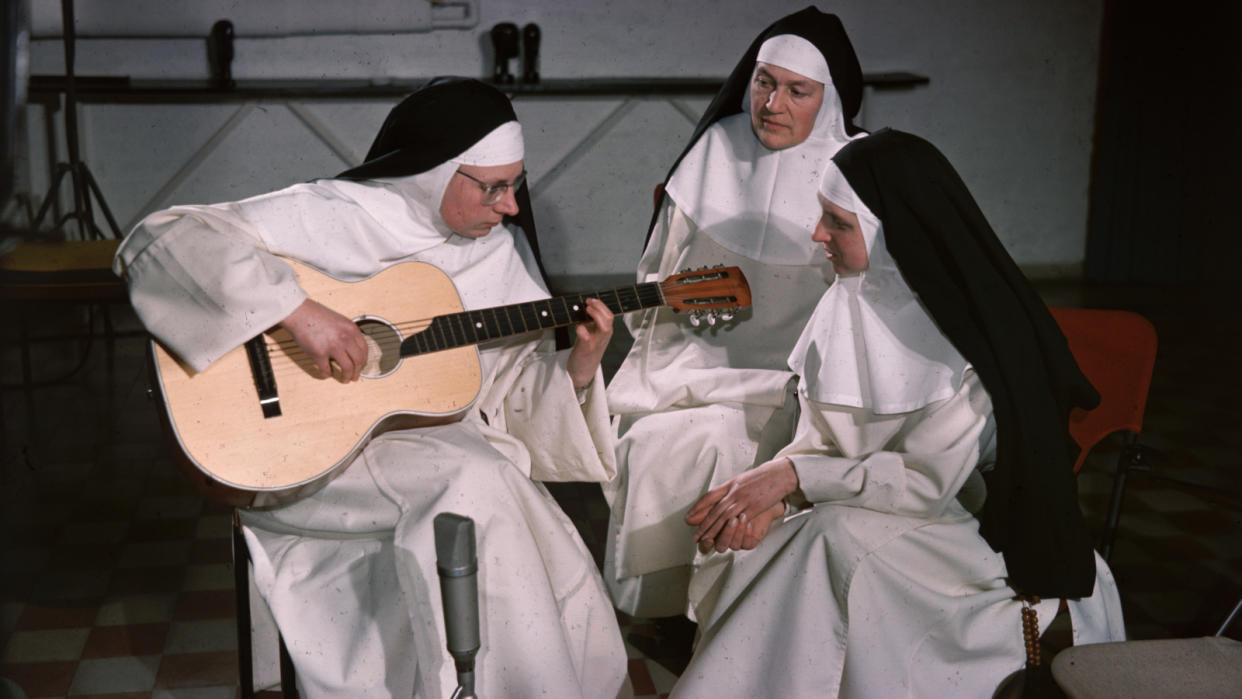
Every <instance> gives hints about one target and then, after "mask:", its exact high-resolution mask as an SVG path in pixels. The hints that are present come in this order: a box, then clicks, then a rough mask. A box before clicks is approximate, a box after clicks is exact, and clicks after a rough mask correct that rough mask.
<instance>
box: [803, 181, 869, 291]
mask: <svg viewBox="0 0 1242 699" xmlns="http://www.w3.org/2000/svg"><path fill="white" fill-rule="evenodd" d="M819 204H820V206H821V207H823V210H824V215H823V216H820V217H819V223H817V224H815V232H814V233H812V234H811V240H814V241H815V242H817V243H821V244H822V245H823V246H824V253H825V255H826V256H827V257H828V260H829V261H830V262H832V269H833V270H835V271H836V273H837V274H843V275H849V274H858V273H859V272H861V271H863V270H865V269H867V265H868V260H867V243H866V241H865V240H864V239H863V234H862V229H861V228H859V226H858V216H856V215H855V214H854V212H852V211H846V210H845V209H842V208H841V207H840V206H837V205H836V204H834V203H832V202H830V201H828V200H827V199H825V198H824V197H823V196H822V195H821V196H820V197H819Z"/></svg>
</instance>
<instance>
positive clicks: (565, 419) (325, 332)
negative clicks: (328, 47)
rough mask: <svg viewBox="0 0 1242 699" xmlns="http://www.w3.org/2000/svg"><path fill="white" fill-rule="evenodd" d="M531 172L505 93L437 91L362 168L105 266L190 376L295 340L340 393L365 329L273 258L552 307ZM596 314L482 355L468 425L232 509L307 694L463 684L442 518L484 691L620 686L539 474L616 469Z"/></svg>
mask: <svg viewBox="0 0 1242 699" xmlns="http://www.w3.org/2000/svg"><path fill="white" fill-rule="evenodd" d="M523 159H524V145H523V139H522V130H521V126H520V125H519V124H518V121H517V119H516V117H515V115H514V112H513V108H512V106H511V105H510V104H509V100H508V99H507V98H506V97H505V96H504V95H503V94H501V93H500V92H498V91H496V90H495V89H494V88H492V87H490V86H488V85H485V84H483V83H480V82H478V81H474V80H462V79H437V80H434V81H432V82H431V83H429V84H428V85H427V86H425V87H423V88H422V89H420V90H419V91H418V92H416V93H414V94H413V95H411V96H410V97H408V98H406V99H405V100H404V101H403V102H401V103H400V104H399V105H397V106H396V107H395V108H394V109H393V110H392V112H391V113H390V115H389V117H388V119H387V121H385V123H384V125H383V127H382V129H381V130H380V133H379V135H378V136H377V138H376V139H375V142H374V144H373V145H372V147H371V150H370V152H369V153H368V155H367V158H366V162H364V163H363V164H362V165H360V166H358V167H355V168H353V169H351V170H348V171H346V172H344V173H342V174H340V175H338V176H337V177H335V178H330V179H322V180H316V181H313V182H309V183H304V184H298V185H294V186H292V187H289V188H287V189H284V190H281V191H278V192H274V193H271V194H266V195H261V196H257V197H253V198H250V199H246V200H243V201H240V202H235V203H227V204H217V205H214V206H179V207H174V208H171V209H168V210H165V211H161V212H157V213H155V214H152V215H151V216H149V217H147V218H146V219H145V220H144V221H143V222H142V223H141V224H139V225H138V226H137V228H136V229H135V230H134V231H133V232H132V233H131V234H130V236H129V237H128V238H127V239H126V240H125V242H124V243H123V245H122V246H121V248H120V249H119V251H118V254H117V258H116V263H115V266H116V270H117V272H118V273H119V274H122V275H123V276H124V277H125V278H126V280H127V281H128V283H129V287H130V293H131V297H132V299H133V304H134V307H135V308H136V309H137V311H138V314H139V316H140V317H141V319H142V321H143V322H144V323H145V324H146V326H147V328H148V329H149V330H150V331H151V333H152V334H153V335H154V336H155V337H156V338H158V339H159V340H160V342H162V343H163V344H164V345H165V346H166V347H167V348H169V349H170V351H172V352H173V353H175V354H176V355H178V356H179V357H180V358H181V359H182V360H183V361H185V362H186V363H187V364H188V365H190V366H191V367H193V368H194V369H197V370H201V369H203V368H205V367H207V366H209V365H211V363H212V362H213V361H215V360H216V359H217V358H218V357H219V356H221V355H222V354H224V353H225V352H228V351H230V350H231V349H233V348H234V347H236V346H238V345H240V344H241V343H242V342H244V341H246V340H248V339H249V338H250V337H252V336H254V335H257V334H259V333H262V332H264V331H265V330H266V329H268V328H270V327H282V328H284V329H286V330H288V331H289V333H290V334H291V335H292V336H293V338H294V340H295V341H296V342H297V344H298V345H299V347H300V349H301V351H303V352H305V354H306V355H307V356H308V357H309V358H310V364H313V365H314V366H315V367H316V370H317V372H318V374H319V375H320V377H321V380H324V381H332V380H334V379H335V380H337V381H340V382H341V383H342V386H341V389H342V390H349V388H350V387H351V385H352V384H353V382H354V381H356V380H358V379H359V376H360V374H361V372H362V370H363V366H364V361H365V358H366V354H367V350H366V346H365V343H364V340H363V339H362V337H361V334H360V333H359V331H358V328H357V326H356V325H355V324H354V323H353V322H351V321H350V319H348V318H345V317H343V316H341V315H340V314H338V313H336V312H335V311H334V310H332V309H331V308H328V307H326V306H324V305H321V304H320V303H319V302H318V301H316V300H315V299H312V298H307V296H306V293H305V292H304V291H303V290H302V289H301V288H300V287H299V286H298V284H297V281H296V279H295V277H294V275H293V272H292V270H291V269H290V267H289V266H288V265H286V264H285V263H284V262H283V260H282V259H281V257H284V258H290V259H295V260H298V261H300V262H302V263H304V264H307V265H309V266H311V267H314V268H317V269H319V270H322V271H324V272H325V273H327V274H329V275H331V276H333V277H335V278H337V279H340V280H342V281H358V280H362V279H366V278H368V277H370V276H372V275H374V274H376V273H378V272H380V271H381V270H383V269H385V268H387V267H389V266H391V265H393V264H396V263H399V262H406V261H418V262H426V263H430V264H433V265H435V266H436V267H438V268H439V269H440V270H442V271H444V272H445V273H446V274H447V275H448V276H449V277H450V278H451V279H452V281H453V282H454V284H455V286H456V288H457V290H458V292H459V293H460V295H461V300H462V302H463V304H464V306H465V308H466V309H467V310H470V309H476V308H486V307H492V306H498V305H504V304H512V303H519V302H525V301H532V300H536V299H541V298H546V297H547V295H548V293H547V290H546V286H545V283H544V279H543V276H542V274H541V272H540V266H539V262H538V256H537V246H536V245H535V238H534V234H535V230H534V225H533V218H532V217H531V215H530V202H529V196H528V193H527V189H526V187H525V186H524V182H523V181H524V179H525V169H524V165H523V163H524V160H523ZM278 256H279V257H278ZM587 311H588V314H589V316H590V320H589V321H587V322H585V323H583V324H582V325H580V326H578V330H577V342H576V344H575V345H574V347H573V349H572V350H562V351H556V350H555V347H554V345H555V343H554V341H553V340H552V338H550V337H548V336H547V335H546V333H545V334H536V335H533V336H532V335H529V334H527V335H521V336H517V337H515V338H511V339H509V340H499V341H494V342H491V343H488V344H486V345H483V346H481V347H480V359H481V363H482V369H483V375H482V383H481V387H480V390H479V394H478V397H477V399H476V400H475V401H474V403H473V404H472V405H471V406H470V407H469V409H468V410H467V411H466V413H465V414H464V415H463V416H462V418H461V419H460V420H459V421H457V422H453V423H449V424H441V425H438V426H427V427H419V428H413V429H400V430H394V431H389V432H384V433H383V434H381V435H379V436H378V437H376V438H374V439H372V440H371V441H370V442H369V443H367V444H366V446H365V447H364V448H363V449H362V450H361V451H360V453H358V455H357V456H356V457H354V459H353V461H352V463H351V464H350V465H349V466H348V468H346V469H345V470H344V471H343V472H342V473H341V475H339V476H338V477H337V478H335V479H334V480H332V481H331V482H329V483H328V484H327V485H326V486H324V487H323V488H322V489H321V490H319V491H318V492H316V493H314V494H312V495H309V496H307V497H304V498H302V499H300V500H297V501H295V502H292V503H290V504H283V505H279V506H276V507H272V508H267V509H252V510H243V511H242V512H241V513H240V514H241V520H242V523H243V525H244V530H245V536H246V539H247V541H248V543H249V547H250V551H251V555H252V558H253V564H254V579H255V583H256V586H257V588H258V591H259V594H260V595H261V596H262V598H263V599H264V600H265V601H266V603H267V606H268V607H269V608H270V611H271V614H272V616H273V617H274V619H275V623H276V625H277V627H278V628H279V629H280V631H281V633H282V634H283V636H284V638H285V641H286V643H287V644H288V647H289V651H290V654H291V656H292V658H293V663H294V666H295V668H296V675H297V685H298V690H299V692H300V693H301V695H302V696H304V697H351V698H357V697H395V696H400V697H409V696H416V697H428V698H431V697H435V698H436V699H439V698H441V697H446V696H449V695H450V694H451V693H452V692H453V690H454V687H455V686H456V685H457V681H456V672H455V668H454V663H453V660H452V659H451V658H450V657H449V655H448V652H447V650H446V643H445V636H444V633H445V632H444V618H443V617H444V615H443V612H442V607H441V604H440V589H439V579H438V577H437V570H436V553H435V543H434V536H433V527H432V520H433V518H434V517H435V515H436V514H438V513H441V512H446V511H447V512H453V513H456V514H459V515H464V516H467V517H470V518H472V519H473V520H474V522H475V533H476V539H477V546H478V560H479V573H478V584H479V603H480V609H479V617H480V627H481V628H480V636H481V644H482V648H481V650H480V651H479V654H478V656H477V658H476V667H477V670H476V682H475V687H476V689H477V691H478V693H479V695H480V696H490V697H535V696H555V697H601V698H609V699H610V698H611V697H616V696H618V695H619V694H621V695H624V694H627V693H628V692H629V684H628V679H627V676H626V653H625V649H624V647H623V644H622V641H621V636H620V632H619V630H618V627H617V623H616V617H615V612H614V611H613V609H612V605H611V604H610V600H609V598H608V595H607V592H606V589H605V587H604V585H603V581H602V579H601V578H600V576H599V573H598V571H597V570H596V568H595V565H594V562H593V559H592V557H591V555H590V553H589V552H588V550H587V548H586V546H585V545H584V544H583V542H582V540H581V538H580V537H579V535H578V533H577V531H576V529H575V528H574V526H573V524H572V523H571V522H570V521H569V519H568V518H567V517H566V516H565V515H564V514H563V513H562V512H561V510H560V508H559V507H558V505H557V504H556V502H555V501H554V500H553V499H552V498H551V496H550V495H549V494H548V492H547V490H546V489H545V488H544V486H543V485H542V484H541V483H539V481H543V480H595V481H601V480H606V479H608V478H610V477H611V475H612V474H613V472H614V470H615V469H614V466H613V463H614V462H613V451H612V435H611V431H610V428H609V424H608V415H607V408H606V405H605V401H604V397H603V387H602V382H603V379H602V376H600V374H599V361H600V357H601V356H602V353H603V350H604V347H605V345H606V344H607V342H608V339H609V338H610V337H611V333H612V316H611V314H610V313H609V312H608V309H607V308H606V307H604V306H603V304H600V303H598V301H595V300H592V302H590V303H589V308H588V309H587ZM330 374H331V376H329V375H330ZM362 380H364V381H365V380H367V379H362Z"/></svg>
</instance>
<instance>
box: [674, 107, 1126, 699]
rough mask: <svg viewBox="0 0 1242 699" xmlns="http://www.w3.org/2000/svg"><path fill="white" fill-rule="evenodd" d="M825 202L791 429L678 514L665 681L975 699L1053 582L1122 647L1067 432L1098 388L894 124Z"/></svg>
mask: <svg viewBox="0 0 1242 699" xmlns="http://www.w3.org/2000/svg"><path fill="white" fill-rule="evenodd" d="M819 199H820V204H821V207H822V215H821V218H820V220H819V222H818V223H817V224H816V226H815V229H814V232H813V234H812V239H813V240H814V241H815V242H816V243H819V244H821V245H822V246H823V251H824V253H825V254H826V256H827V258H828V259H829V260H830V261H831V263H832V266H833V268H834V269H835V270H836V272H837V275H838V276H837V280H836V281H835V282H834V283H833V285H832V286H831V287H830V288H829V289H828V290H827V291H826V292H824V293H823V295H822V298H820V300H819V304H818V305H817V307H816V308H815V311H814V313H813V314H812V316H811V319H810V321H809V322H808V323H807V325H806V328H805V329H804V331H803V332H802V335H801V337H800V338H799V339H798V341H797V343H796V344H795V345H794V349H793V351H792V352H791V353H790V355H789V366H790V368H791V369H792V370H793V371H794V372H796V373H797V374H798V376H799V383H798V402H799V405H800V408H801V413H800V416H799V419H798V424H797V428H796V431H795V435H794V437H793V440H792V441H791V442H790V443H789V444H788V445H787V446H786V447H784V448H783V449H781V450H780V452H779V453H778V454H777V455H776V457H775V458H774V459H772V460H770V461H768V462H766V463H764V464H762V465H760V466H758V467H756V468H754V469H752V470H749V471H747V472H745V473H743V474H741V475H739V476H737V477H735V478H733V479H731V480H729V481H728V482H726V483H724V484H722V485H721V486H719V487H717V488H714V489H713V490H711V491H710V492H709V493H708V494H707V495H706V496H704V497H703V498H701V499H700V500H699V501H698V502H697V503H695V505H694V506H693V507H692V508H691V509H690V511H689V514H688V515H687V517H686V523H687V524H689V525H690V526H691V527H693V529H692V530H690V531H692V532H693V534H692V536H689V537H688V538H691V539H692V540H693V541H695V542H696V543H697V544H698V547H699V550H700V552H701V556H702V560H701V562H700V566H699V568H698V570H697V572H696V574H695V577H694V579H693V580H692V583H691V589H690V598H691V607H692V611H693V614H694V616H695V618H696V619H697V620H698V622H699V624H700V631H701V637H700V639H699V643H698V645H697V647H696V649H695V652H694V656H693V658H692V660H691V662H690V665H689V667H688V668H687V669H686V671H685V672H684V673H683V674H682V676H681V678H680V680H679V683H678V685H677V688H676V690H675V691H674V692H673V694H674V696H679V697H713V698H714V699H718V698H721V697H754V696H791V697H793V696H820V697H835V696H843V697H880V696H882V697H929V698H931V697H947V696H953V697H990V696H992V695H993V693H994V692H995V691H996V689H997V688H998V686H999V685H1001V684H1002V682H1003V681H1004V680H1005V679H1006V678H1007V677H1009V676H1010V675H1012V674H1013V673H1015V672H1016V671H1018V670H1019V669H1021V668H1022V667H1023V665H1024V662H1025V660H1026V654H1025V639H1026V638H1027V637H1029V636H1031V635H1033V634H1039V633H1042V632H1043V630H1044V629H1045V628H1046V627H1047V625H1048V624H1049V623H1050V622H1051V621H1052V618H1053V616H1054V615H1055V614H1056V611H1057V607H1058V604H1059V601H1060V600H1061V599H1063V598H1064V599H1067V600H1069V609H1070V615H1071V619H1072V622H1073V635H1074V641H1075V643H1091V642H1101V641H1111V640H1122V639H1123V638H1124V627H1123V624H1122V619H1121V609H1120V604H1119V600H1118V597H1117V590H1116V585H1115V583H1114V581H1113V578H1112V575H1111V573H1110V571H1109V569H1108V567H1107V565H1106V564H1105V563H1104V561H1103V560H1102V559H1100V558H1099V557H1098V556H1097V555H1095V553H1094V551H1093V550H1092V547H1091V542H1090V539H1089V536H1088V533H1087V530H1086V527H1085V525H1084V523H1083V518H1082V514H1081V512H1080V510H1079V509H1078V503H1077V491H1076V488H1075V485H1074V474H1073V472H1072V464H1073V463H1074V457H1075V455H1076V451H1075V450H1076V447H1075V446H1074V445H1073V441H1072V439H1071V438H1070V436H1069V433H1068V414H1069V411H1070V409H1071V408H1073V407H1075V406H1080V407H1084V408H1090V407H1092V406H1094V405H1095V404H1096V403H1097V401H1098V395H1097V394H1096V392H1095V390H1094V389H1093V388H1092V387H1091V385H1090V384H1089V383H1088V382H1087V380H1086V379H1085V378H1084V377H1083V375H1082V373H1081V372H1080V371H1079V369H1078V366H1077V364H1076V363H1075V362H1074V359H1073V356H1072V355H1071V354H1070V351H1069V349H1068V346H1067V344H1066V342H1065V338H1064V336H1063V335H1061V333H1060V331H1059V329H1058V328H1057V325H1056V323H1055V321H1054V320H1053V319H1052V317H1051V315H1050V314H1049V313H1048V310H1047V308H1046V307H1045V306H1044V304H1043V303H1042V301H1040V299H1039V297H1038V296H1037V295H1036V294H1035V292H1034V290H1033V288H1032V287H1031V285H1030V284H1029V282H1028V281H1027V280H1026V279H1025V278H1024V277H1023V276H1022V274H1021V272H1020V271H1019V270H1018V268H1017V266H1016V265H1015V264H1014V263H1013V261H1012V260H1011V259H1010V257H1009V256H1008V254H1007V253H1006V251H1005V250H1004V247H1003V246H1002V244H1001V243H1000V241H999V239H997V237H996V235H995V233H994V232H993V231H992V229H991V228H990V226H989V225H988V223H987V221H986V220H985V219H984V217H983V214H982V212H981V211H980V210H979V208H978V206H977V205H976V204H975V202H974V200H973V198H972V197H971V196H970V193H969V192H968V191H967V189H966V187H965V185H964V184H963V183H962V181H961V179H960V178H959V177H958V175H957V173H956V172H955V171H954V169H953V167H952V166H951V165H950V164H949V162H948V161H947V160H946V159H945V158H944V157H943V156H942V155H941V154H940V152H939V151H937V150H936V149H935V148H934V147H933V146H932V145H931V144H929V143H927V142H926V141H924V140H922V139H920V138H918V137H916V136H912V135H910V134H906V133H902V132H898V131H891V130H887V129H886V130H882V131H879V132H877V133H875V134H873V135H870V136H866V137H864V138H861V139H858V140H856V141H854V142H852V143H851V144H849V145H847V146H846V147H844V148H842V149H841V150H840V151H839V152H838V153H837V154H836V155H835V156H834V158H833V163H832V164H831V165H830V166H829V167H828V168H827V171H826V172H825V175H824V179H823V183H822V186H821V187H820V190H819ZM1024 619H1025V626H1024Z"/></svg>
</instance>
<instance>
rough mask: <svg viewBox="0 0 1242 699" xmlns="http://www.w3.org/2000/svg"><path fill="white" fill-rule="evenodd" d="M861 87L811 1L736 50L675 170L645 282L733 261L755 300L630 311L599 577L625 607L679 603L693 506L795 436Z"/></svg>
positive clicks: (617, 384)
mask: <svg viewBox="0 0 1242 699" xmlns="http://www.w3.org/2000/svg"><path fill="white" fill-rule="evenodd" d="M861 99H862V72H861V70H860V68H859V65H858V59H857V58H856V57H855V55H854V50H853V47H852V46H851V45H850V41H849V38H848V37H847V36H846V34H845V29H844V27H843V26H842V25H841V22H840V20H839V19H838V18H837V17H836V16H835V15H830V14H825V13H822V12H820V11H819V10H817V9H815V8H814V7H808V8H806V9H804V10H801V11H799V12H796V13H794V14H792V15H789V16H787V17H784V18H782V19H780V20H778V21H776V22H775V23H773V24H772V25H771V26H769V27H768V28H767V29H765V30H764V31H763V32H762V33H760V34H759V36H758V37H757V38H756V39H755V40H754V42H753V43H752V44H751V46H750V47H749V49H748V50H747V51H746V53H745V54H744V55H743V56H742V59H741V61H740V62H739V63H738V64H737V67H736V68H734V70H733V71H732V74H731V75H730V76H729V78H728V80H727V81H726V83H725V85H724V86H723V87H722V88H721V90H720V92H719V93H718V94H717V96H716V97H715V99H714V100H713V101H712V103H711V104H710V105H709V106H708V108H707V111H706V113H705V114H704V115H703V118H702V119H701V121H700V122H699V124H698V126H697V128H696V129H695V131H694V135H693V137H692V138H691V140H690V144H689V145H688V146H687V147H686V149H685V151H684V152H683V153H682V155H681V156H680V157H679V158H678V160H677V162H676V164H674V166H673V169H672V171H671V173H670V174H669V176H668V178H667V180H666V182H665V185H664V187H663V194H662V196H661V197H660V200H659V205H658V207H657V210H656V212H655V215H654V217H653V219H652V222H651V225H650V229H649V234H648V241H647V246H646V250H645V252H644V254H643V257H642V259H641V261H640V262H639V266H638V279H639V281H642V282H647V281H655V280H658V279H663V278H664V277H666V276H668V275H669V274H672V273H675V272H679V271H682V270H684V269H686V268H698V267H704V266H714V265H726V266H733V265H736V266H738V267H740V268H741V269H742V271H743V273H744V274H745V275H746V278H747V280H748V282H749V284H750V289H751V293H752V299H753V306H752V308H751V309H746V310H743V311H741V312H739V313H737V314H736V315H735V317H734V318H733V319H732V320H730V321H724V320H720V321H718V322H714V323H713V322H710V320H709V319H695V318H691V317H689V316H688V315H687V314H676V313H674V312H672V311H671V310H669V309H658V310H652V311H648V312H646V313H644V314H641V315H634V316H630V317H628V318H626V322H627V323H628V324H629V325H628V327H629V330H630V333H631V335H632V336H633V337H634V344H633V346H632V348H631V349H630V351H629V354H628V355H627V356H626V357H625V360H624V361H623V363H622V365H621V367H620V368H619V369H618V371H617V373H616V375H615V376H614V377H613V379H612V381H611V383H610V384H609V387H608V405H609V409H610V410H611V411H612V413H613V414H614V415H615V416H616V418H615V419H616V427H617V431H618V436H619V440H618V444H617V465H618V474H617V478H616V480H614V481H612V482H610V483H608V484H606V486H605V488H604V490H605V495H606V497H607V498H608V500H609V504H610V507H611V516H610V522H609V535H608V538H607V546H606V555H605V568H604V577H605V579H606V580H607V582H608V584H609V586H610V589H611V591H612V594H613V601H614V603H615V604H616V606H617V608H618V609H621V610H622V611H625V612H627V613H629V614H632V615H637V616H644V617H669V616H674V615H681V614H684V613H685V611H686V589H687V585H688V582H689V578H690V572H691V563H692V560H693V558H694V555H695V546H694V542H692V541H691V540H690V539H689V537H687V536H686V532H685V527H684V525H683V524H682V518H683V517H684V516H685V514H686V511H687V510H688V508H689V507H690V505H692V504H693V503H694V502H695V501H696V500H697V499H698V498H700V497H701V496H702V495H703V494H704V493H706V492H707V491H708V490H709V489H710V488H712V487H715V486H717V485H719V484H721V483H723V482H725V481H726V480H728V479H730V478H732V477H733V476H735V475H737V474H738V473H740V472H742V471H744V470H746V469H747V468H750V467H751V466H753V465H755V464H756V463H762V462H763V461H765V460H766V459H767V458H769V457H770V456H771V455H772V454H773V453H774V452H775V449H777V448H779V447H780V446H781V445H783V444H784V443H785V442H787V441H788V437H789V433H790V430H791V429H792V409H793V400H792V390H791V386H790V379H791V377H792V375H791V374H790V372H789V371H788V369H787V368H786V366H785V356H786V354H787V351H788V348H789V347H790V346H792V344H793V341H794V340H795V339H796V338H797V333H798V331H799V330H800V329H801V328H802V326H803V325H804V324H805V323H806V319H807V317H808V316H810V314H811V309H812V308H813V307H814V299H815V298H817V297H818V294H817V293H815V291H814V290H816V289H818V290H823V289H825V288H826V287H827V285H828V283H829V282H830V281H831V279H832V277H833V273H832V269H831V267H830V266H829V265H828V264H826V263H825V262H824V260H823V259H822V257H821V256H818V255H816V252H815V249H814V246H813V245H812V244H811V243H810V241H809V240H808V239H807V237H806V231H807V230H809V229H810V228H811V227H812V226H813V225H814V224H815V221H816V219H817V218H818V217H819V204H818V203H817V201H816V194H815V193H816V191H817V189H818V187H819V181H820V178H821V176H822V174H823V170H824V166H825V165H826V164H827V162H828V159H829V158H830V157H831V156H832V154H833V153H835V152H836V151H837V149H839V148H840V147H841V146H842V145H843V144H845V143H847V142H848V141H849V140H850V139H851V138H852V137H854V136H855V135H857V134H858V133H859V129H858V128H857V127H855V126H854V125H853V124H852V123H851V120H852V119H853V117H854V116H855V115H856V114H857V113H858V109H859V105H860V103H861ZM808 290H810V291H808ZM696 321H697V322H696Z"/></svg>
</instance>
